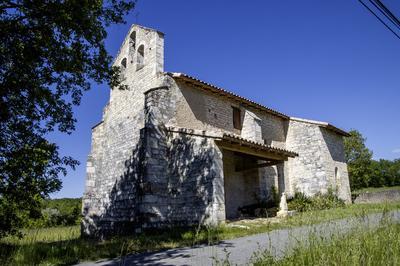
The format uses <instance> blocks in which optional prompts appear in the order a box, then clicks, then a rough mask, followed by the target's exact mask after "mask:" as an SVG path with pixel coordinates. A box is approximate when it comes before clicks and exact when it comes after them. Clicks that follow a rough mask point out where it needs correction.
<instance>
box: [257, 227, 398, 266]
mask: <svg viewBox="0 0 400 266" xmlns="http://www.w3.org/2000/svg"><path fill="white" fill-rule="evenodd" d="M399 235H400V224H386V225H384V226H380V227H378V228H377V229H374V230H355V231H353V232H351V233H350V234H348V235H345V236H343V235H332V236H331V237H328V238H326V237H318V236H315V235H312V236H310V237H309V239H308V241H306V242H305V243H302V244H299V245H298V246H297V247H295V248H294V250H293V251H292V252H290V253H289V254H288V255H286V256H285V257H283V258H281V259H276V258H274V256H272V255H271V253H269V252H264V253H263V254H261V255H260V256H259V257H258V258H257V259H256V260H255V261H254V262H253V263H254V265H256V266H261V265H282V266H285V265H321V266H322V265H323V266H326V265H371V266H376V265H399V263H400V237H399Z"/></svg>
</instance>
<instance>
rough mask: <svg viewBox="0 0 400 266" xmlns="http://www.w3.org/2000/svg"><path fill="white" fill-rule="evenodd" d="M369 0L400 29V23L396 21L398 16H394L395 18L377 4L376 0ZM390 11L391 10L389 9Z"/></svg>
mask: <svg viewBox="0 0 400 266" xmlns="http://www.w3.org/2000/svg"><path fill="white" fill-rule="evenodd" d="M369 2H370V3H371V4H372V5H373V6H374V7H375V8H376V9H378V10H379V12H381V13H382V14H383V15H384V16H385V17H386V18H387V19H388V20H389V21H390V22H392V23H393V24H394V26H395V27H396V28H397V29H399V30H400V24H397V22H396V21H395V19H397V18H396V17H394V19H393V18H392V17H391V16H390V15H389V14H387V13H386V12H385V11H384V10H383V9H382V8H381V7H380V6H378V5H377V4H375V2H376V1H373V0H369ZM389 12H390V11H389ZM392 15H393V14H392Z"/></svg>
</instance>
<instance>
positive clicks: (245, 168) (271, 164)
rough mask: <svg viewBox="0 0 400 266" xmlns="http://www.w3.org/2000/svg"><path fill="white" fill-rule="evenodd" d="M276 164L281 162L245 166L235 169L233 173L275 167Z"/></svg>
mask: <svg viewBox="0 0 400 266" xmlns="http://www.w3.org/2000/svg"><path fill="white" fill-rule="evenodd" d="M278 163H281V161H270V162H266V163H259V164H255V165H249V166H246V167H236V168H235V172H243V171H246V170H251V169H256V168H261V167H268V166H273V165H277V164H278Z"/></svg>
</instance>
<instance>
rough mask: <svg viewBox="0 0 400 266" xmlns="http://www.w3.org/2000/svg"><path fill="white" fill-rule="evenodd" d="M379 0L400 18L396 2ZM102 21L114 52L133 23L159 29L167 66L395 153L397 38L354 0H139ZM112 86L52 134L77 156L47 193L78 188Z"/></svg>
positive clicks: (398, 154)
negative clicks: (72, 124)
mask: <svg viewBox="0 0 400 266" xmlns="http://www.w3.org/2000/svg"><path fill="white" fill-rule="evenodd" d="M384 3H386V4H387V6H388V7H390V8H391V10H392V11H394V13H396V14H397V15H398V16H400V3H399V2H398V1H395V0H385V1H384ZM126 20H127V24H125V25H118V26H112V27H110V28H109V29H108V38H107V40H106V46H107V49H108V51H109V52H110V54H111V55H113V56H114V55H116V53H117V51H118V48H119V46H120V44H121V43H122V41H123V39H124V37H125V35H126V34H127V31H128V29H129V27H130V24H132V23H139V24H141V25H143V26H147V27H151V28H155V29H158V30H160V31H162V32H164V33H165V70H166V71H171V72H184V73H187V74H190V75H192V76H195V77H198V78H200V79H202V80H205V81H207V82H210V83H213V84H215V85H218V86H220V87H223V88H225V89H228V90H230V91H232V92H235V93H237V94H240V95H242V96H244V97H247V98H250V99H252V100H254V101H256V102H259V103H261V104H264V105H266V106H269V107H271V108H274V109H276V110H278V111H280V112H283V113H285V114H288V115H290V116H296V117H302V118H308V119H315V120H322V121H327V122H330V123H332V124H334V125H336V126H338V127H340V128H343V129H345V130H349V129H352V128H354V129H357V130H359V131H361V133H362V134H363V135H364V136H365V137H366V138H367V146H368V147H369V148H370V149H372V150H373V152H374V158H375V159H379V158H385V159H394V158H400V138H399V136H400V123H399V115H400V104H399V101H400V40H399V39H397V38H396V37H395V36H394V35H393V34H392V33H390V32H389V31H388V30H387V29H386V28H385V27H384V26H383V25H382V24H380V23H379V21H378V20H377V19H376V18H374V17H373V16H372V15H371V14H370V13H368V11H367V10H366V9H365V8H364V7H363V6H361V5H360V3H359V2H358V0H335V1H317V0H315V1H312V0H304V1H298V0H287V1H267V0H252V1H234V0H229V1H228V0H226V1H222V0H219V1H215V0H209V1H206V0H202V1H183V0H180V1H179V0H168V1H161V0H158V1H157V0H139V3H138V5H137V7H136V9H135V11H133V12H132V14H130V15H129V16H127V17H126ZM108 98H109V88H107V86H105V85H96V84H95V85H94V86H93V88H92V90H91V91H89V92H87V93H86V94H85V95H84V97H83V100H82V104H81V105H80V106H79V107H76V108H75V115H76V118H77V119H78V122H77V124H76V131H75V132H74V133H73V134H71V135H62V134H58V133H55V134H52V136H51V139H52V140H53V141H55V142H56V143H57V144H58V145H59V146H60V149H61V152H62V153H63V154H65V155H71V156H73V157H74V158H76V159H78V160H79V161H80V162H81V165H80V166H79V167H78V168H77V169H76V171H72V170H71V171H69V173H68V175H67V176H66V177H63V178H62V179H63V189H62V190H61V191H60V192H57V193H54V194H53V195H52V197H57V198H59V197H80V196H81V195H82V193H83V191H84V181H85V165H86V158H87V155H88V153H89V151H90V142H91V139H90V138H91V127H92V126H93V125H95V124H96V123H97V122H99V121H100V120H101V114H102V109H103V107H104V105H105V104H106V103H107V101H108Z"/></svg>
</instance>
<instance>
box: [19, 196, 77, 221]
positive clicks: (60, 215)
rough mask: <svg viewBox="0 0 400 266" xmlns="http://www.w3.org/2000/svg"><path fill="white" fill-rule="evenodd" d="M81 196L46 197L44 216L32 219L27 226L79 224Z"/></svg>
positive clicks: (43, 207) (42, 211)
mask: <svg viewBox="0 0 400 266" xmlns="http://www.w3.org/2000/svg"><path fill="white" fill-rule="evenodd" d="M81 207H82V200H81V199H80V198H62V199H46V200H44V201H43V203H42V210H41V214H42V216H41V217H40V218H39V219H30V220H28V221H27V224H26V227H34V228H38V227H54V226H70V225H77V224H79V223H80V220H81Z"/></svg>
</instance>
